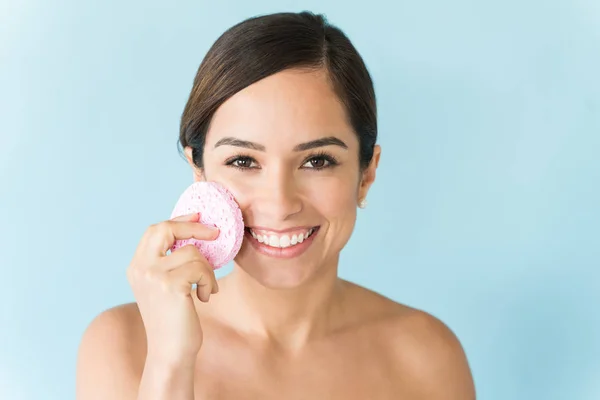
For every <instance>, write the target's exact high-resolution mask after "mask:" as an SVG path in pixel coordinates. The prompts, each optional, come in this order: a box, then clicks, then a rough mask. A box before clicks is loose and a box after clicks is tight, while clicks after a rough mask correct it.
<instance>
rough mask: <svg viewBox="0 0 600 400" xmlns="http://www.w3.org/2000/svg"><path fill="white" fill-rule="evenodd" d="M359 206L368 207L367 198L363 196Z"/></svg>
mask: <svg viewBox="0 0 600 400" xmlns="http://www.w3.org/2000/svg"><path fill="white" fill-rule="evenodd" d="M358 207H359V208H366V207H367V199H365V198H363V199H362V200H361V201H359V202H358Z"/></svg>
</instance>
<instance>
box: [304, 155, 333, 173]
mask: <svg viewBox="0 0 600 400" xmlns="http://www.w3.org/2000/svg"><path fill="white" fill-rule="evenodd" d="M335 165H337V161H336V160H335V159H334V158H333V157H332V156H329V155H318V156H313V157H311V158H309V159H307V160H306V161H305V162H304V165H303V166H302V167H303V168H307V169H314V170H317V171H318V170H321V169H325V168H330V167H333V166H335Z"/></svg>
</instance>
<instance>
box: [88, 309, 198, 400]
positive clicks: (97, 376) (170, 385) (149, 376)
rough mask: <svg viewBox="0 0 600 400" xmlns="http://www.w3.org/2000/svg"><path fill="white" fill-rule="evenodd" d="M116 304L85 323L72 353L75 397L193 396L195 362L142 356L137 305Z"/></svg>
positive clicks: (159, 399) (146, 399) (139, 399)
mask: <svg viewBox="0 0 600 400" xmlns="http://www.w3.org/2000/svg"><path fill="white" fill-rule="evenodd" d="M126 307H127V306H125V307H116V308H113V309H110V310H107V311H105V312H103V313H101V314H100V315H98V316H97V317H96V318H95V319H94V320H93V321H92V323H91V324H90V325H89V327H88V328H87V329H86V331H85V333H84V335H83V338H82V341H81V344H80V347H79V354H78V359H77V382H76V398H77V400H106V399H111V400H163V399H165V400H166V399H169V400H193V399H194V382H193V375H194V363H193V362H187V363H183V362H181V363H177V364H175V363H165V362H162V361H161V360H157V359H153V358H152V357H151V356H148V357H146V354H145V353H146V344H145V332H144V330H143V323H142V321H141V317H140V316H139V311H138V310H137V307H135V310H131V309H128V308H126Z"/></svg>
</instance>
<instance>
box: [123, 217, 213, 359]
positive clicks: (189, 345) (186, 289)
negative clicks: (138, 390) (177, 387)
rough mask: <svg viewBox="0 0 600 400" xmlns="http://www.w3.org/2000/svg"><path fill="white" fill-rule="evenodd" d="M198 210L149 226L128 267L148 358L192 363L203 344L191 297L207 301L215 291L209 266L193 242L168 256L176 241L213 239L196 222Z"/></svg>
mask: <svg viewBox="0 0 600 400" xmlns="http://www.w3.org/2000/svg"><path fill="white" fill-rule="evenodd" d="M198 220H199V215H198V213H194V214H190V215H185V216H182V217H178V218H175V219H173V220H169V221H164V222H161V223H158V224H155V225H152V226H150V228H148V230H147V231H146V232H145V234H144V235H143V237H142V239H141V241H140V243H139V245H138V248H137V249H136V251H135V255H134V257H133V259H132V261H131V264H130V265H129V268H128V270H127V277H128V279H129V283H130V285H131V288H132V289H133V293H134V296H135V299H136V301H137V304H138V307H139V310H140V314H141V316H142V320H143V322H144V327H145V329H146V337H147V344H148V351H147V363H148V360H152V361H153V362H158V363H161V364H162V363H166V364H169V365H177V366H181V365H187V364H189V365H193V364H194V363H195V359H196V357H197V354H198V351H199V350H200V347H201V346H202V338H203V337H202V328H201V326H200V321H199V319H198V315H197V313H196V309H195V307H194V302H193V299H192V293H193V291H192V285H193V284H197V288H196V292H197V295H198V298H199V299H200V300H201V301H203V302H207V301H208V299H209V297H210V295H211V294H214V293H217V292H218V290H219V289H218V285H217V280H216V278H215V274H214V271H213V268H212V267H211V266H210V265H209V264H208V262H207V261H206V259H205V258H204V256H203V255H202V254H201V253H200V251H199V250H198V249H197V248H196V247H195V246H193V245H187V246H184V247H181V248H179V249H177V250H175V251H173V252H172V253H171V254H169V255H167V252H168V250H169V249H170V248H171V246H172V245H173V243H174V242H175V241H176V240H180V239H189V238H195V239H200V240H214V239H216V238H217V236H218V230H217V229H216V228H212V227H208V226H205V225H202V224H200V223H199V222H198Z"/></svg>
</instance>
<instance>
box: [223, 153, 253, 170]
mask: <svg viewBox="0 0 600 400" xmlns="http://www.w3.org/2000/svg"><path fill="white" fill-rule="evenodd" d="M225 165H227V166H230V167H233V168H237V169H242V170H243V169H255V168H257V166H256V161H255V160H254V159H253V158H252V157H247V156H236V157H233V158H231V159H229V160H227V161H226V162H225Z"/></svg>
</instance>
